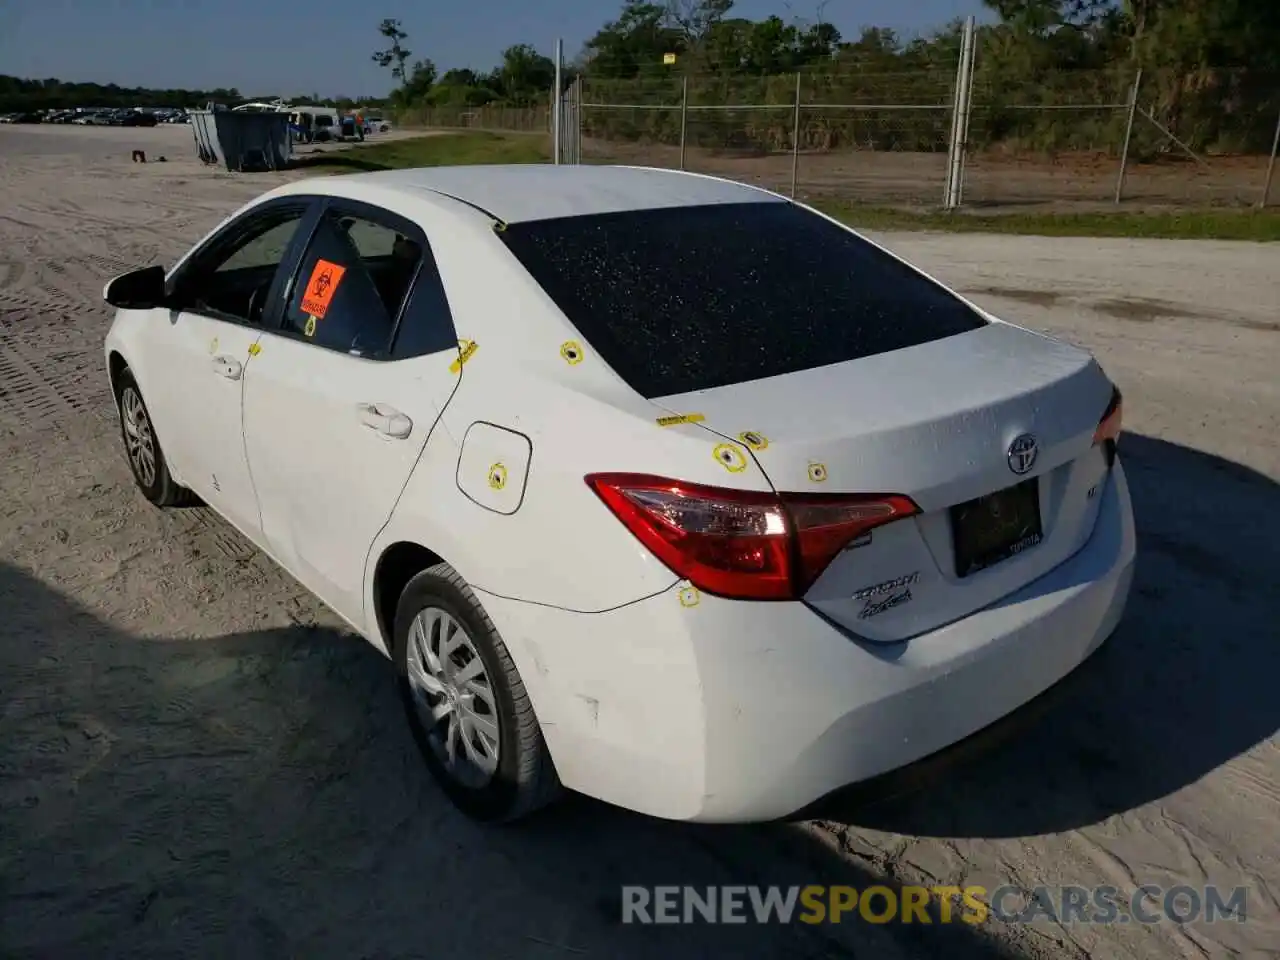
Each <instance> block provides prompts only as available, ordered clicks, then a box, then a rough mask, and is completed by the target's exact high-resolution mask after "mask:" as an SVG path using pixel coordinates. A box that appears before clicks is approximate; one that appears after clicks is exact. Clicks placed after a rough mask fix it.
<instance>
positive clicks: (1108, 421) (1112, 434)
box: [1093, 387, 1124, 459]
mask: <svg viewBox="0 0 1280 960" xmlns="http://www.w3.org/2000/svg"><path fill="white" fill-rule="evenodd" d="M1123 419H1124V398H1123V397H1121V396H1120V388H1119V387H1112V388H1111V402H1110V403H1109V404H1107V409H1106V412H1105V413H1103V414H1102V419H1101V420H1099V421H1098V429H1097V430H1095V431H1094V432H1093V445H1094V446H1095V447H1096V446H1097V445H1098V444H1100V443H1107V442H1108V441H1110V443H1109V444H1108V446H1107V452H1108V454H1109V457H1108V459H1109V458H1110V456H1114V454H1115V448H1116V444H1117V443H1119V441H1120V430H1121V427H1122V425H1123Z"/></svg>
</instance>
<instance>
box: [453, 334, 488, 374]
mask: <svg viewBox="0 0 1280 960" xmlns="http://www.w3.org/2000/svg"><path fill="white" fill-rule="evenodd" d="M458 349H459V351H460V352H459V354H458V359H457V360H455V361H453V363H451V364H449V372H450V373H458V372H459V371H460V370H461V369H462V365H463V364H464V363H466V362H467V361H468V360H470V359H471V357H472V356H473V355H474V354H475V352H476V351H477V350H479V349H480V345H479V344H478V343H476V342H475V341H474V340H459V341H458Z"/></svg>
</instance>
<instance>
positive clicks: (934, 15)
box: [0, 0, 982, 96]
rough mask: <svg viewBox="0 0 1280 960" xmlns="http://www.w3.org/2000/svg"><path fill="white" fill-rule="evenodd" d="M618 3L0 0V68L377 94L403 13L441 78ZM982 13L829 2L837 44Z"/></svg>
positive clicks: (104, 79) (805, 9)
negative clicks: (867, 33)
mask: <svg viewBox="0 0 1280 960" xmlns="http://www.w3.org/2000/svg"><path fill="white" fill-rule="evenodd" d="M818 2H819V0H792V3H791V10H792V11H793V13H788V10H787V7H786V6H785V5H784V3H783V0H738V4H737V6H736V7H735V10H734V12H735V14H737V15H740V16H746V17H751V18H753V19H754V18H760V17H764V16H768V15H769V14H771V13H777V14H779V15H780V16H783V17H784V18H789V17H790V16H792V15H795V16H801V17H810V18H812V17H813V16H814V15H815V13H816V11H817V8H818ZM621 6H622V4H621V0H444V2H437V3H424V2H422V0H417V2H407V0H375V2H373V3H361V2H354V3H353V2H352V0H0V73H7V74H10V75H16V76H20V77H39V78H44V77H58V78H59V79H63V80H91V81H97V82H100V83H118V84H121V85H122V86H151V87H187V88H193V89H194V88H206V89H207V88H211V87H218V86H227V87H229V86H234V87H238V88H239V89H240V91H241V92H242V93H245V94H251V95H252V94H267V93H278V94H281V95H284V96H290V95H295V94H301V93H310V92H317V93H320V94H321V95H324V96H336V95H349V96H366V95H367V96H375V95H376V96H380V95H383V94H385V93H386V92H387V90H388V89H389V88H390V86H391V83H390V78H389V77H388V75H387V71H385V70H381V69H379V68H378V67H377V66H376V65H375V64H374V63H373V62H372V61H371V60H370V54H371V53H372V52H373V51H374V50H376V49H378V48H379V45H380V40H381V38H380V37H379V36H378V34H377V24H378V21H379V20H380V19H382V18H383V17H395V18H399V19H400V20H401V21H403V23H404V28H405V30H406V31H407V32H408V34H409V40H408V42H407V44H406V46H408V47H409V49H410V50H411V51H413V55H414V56H415V57H423V56H426V57H430V58H431V59H432V60H434V61H435V62H436V64H437V65H438V66H439V67H440V68H441V69H442V70H445V69H448V68H450V67H467V66H469V67H474V68H477V69H488V68H490V67H491V66H493V65H494V64H495V63H496V62H497V60H498V55H499V53H500V52H501V51H502V50H503V49H504V48H505V47H508V46H510V45H512V44H515V43H529V44H532V45H533V46H535V47H537V48H538V49H540V50H543V51H544V52H546V53H547V54H548V55H550V54H551V53H552V52H553V51H554V48H555V41H556V38H557V37H562V38H563V39H564V41H565V55H566V57H572V56H573V55H574V54H576V53H577V52H578V50H580V49H581V47H582V43H583V41H584V40H586V39H587V38H588V37H590V36H592V35H593V34H594V33H595V32H596V30H597V29H599V27H600V26H601V25H602V24H603V23H604V22H605V21H607V20H611V19H613V18H614V17H615V16H616V14H617V12H618V10H619V9H621ZM981 12H982V4H981V2H980V0H829V2H828V3H827V4H826V6H825V8H824V15H825V17H826V19H827V20H829V21H831V22H832V23H834V24H836V25H837V26H838V27H839V28H840V29H841V31H842V32H844V33H845V34H846V35H856V33H857V31H858V29H859V28H860V27H863V26H871V25H875V26H889V27H894V28H895V29H898V30H900V31H902V32H904V33H907V34H909V33H912V32H917V31H924V30H928V29H929V28H931V27H934V26H937V25H940V24H942V23H945V22H946V21H948V20H950V19H952V18H954V17H958V16H964V15H967V14H970V13H978V14H980V13H981Z"/></svg>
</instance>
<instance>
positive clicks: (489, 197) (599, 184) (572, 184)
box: [297, 163, 785, 223]
mask: <svg viewBox="0 0 1280 960" xmlns="http://www.w3.org/2000/svg"><path fill="white" fill-rule="evenodd" d="M323 182H324V184H325V185H326V186H325V187H324V188H322V191H323V192H324V193H329V194H337V195H342V196H348V197H351V198H352V199H359V198H360V194H361V192H362V190H361V188H362V187H365V186H368V187H376V188H378V192H379V193H383V192H384V191H386V190H391V191H396V192H402V193H404V194H405V195H407V196H413V197H415V198H418V199H422V198H423V194H430V193H434V194H444V195H445V196H448V197H452V198H453V199H455V200H461V201H462V202H464V203H466V204H469V205H471V206H473V207H477V208H479V209H480V210H482V211H483V212H485V213H488V214H490V215H491V216H493V217H494V218H496V219H498V220H501V221H503V222H504V223H520V222H522V221H527V220H550V219H554V218H557V217H573V216H584V215H588V214H600V213H621V212H625V211H631V210H654V209H661V208H666V207H683V206H702V205H707V204H717V203H771V202H774V203H783V202H785V200H784V199H783V198H782V197H780V196H778V195H776V194H773V193H770V192H768V191H766V190H763V189H760V188H758V187H752V186H748V185H747V184H743V183H735V182H733V181H731V180H722V179H719V178H717V177H708V176H702V175H699V174H692V173H682V172H679V171H674V170H657V169H650V168H647V167H623V166H597V165H579V164H563V165H555V164H547V163H529V164H506V165H490V166H483V165H478V166H454V167H417V168H413V169H407V170H386V171H379V172H377V173H356V174H350V175H347V176H339V177H325V178H323ZM302 184H305V185H306V186H307V187H309V188H311V189H315V188H316V187H317V186H319V183H318V182H317V181H315V180H308V181H301V182H300V183H299V184H297V185H298V186H301V185H302Z"/></svg>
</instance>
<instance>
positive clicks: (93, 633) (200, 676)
mask: <svg viewBox="0 0 1280 960" xmlns="http://www.w3.org/2000/svg"><path fill="white" fill-rule="evenodd" d="M1123 448H1124V450H1125V457H1126V463H1127V464H1128V466H1129V471H1130V477H1131V482H1132V484H1133V487H1134V495H1135V500H1137V501H1138V502H1139V506H1138V515H1139V530H1140V533H1139V535H1140V539H1141V541H1142V546H1141V547H1140V549H1141V551H1142V555H1141V558H1140V562H1141V569H1140V571H1139V579H1138V581H1137V584H1138V585H1137V590H1136V593H1135V596H1134V601H1133V606H1132V607H1131V611H1130V614H1129V617H1128V618H1127V619H1126V621H1125V624H1124V625H1123V626H1122V628H1121V630H1120V631H1119V632H1118V633H1117V635H1116V636H1115V638H1114V639H1113V641H1112V646H1113V649H1112V650H1111V651H1110V652H1109V653H1108V654H1106V656H1107V657H1108V658H1109V659H1108V660H1107V661H1106V662H1107V664H1108V665H1107V668H1106V669H1105V670H1103V671H1100V673H1099V676H1098V678H1097V679H1096V680H1094V681H1093V682H1092V684H1091V685H1090V686H1088V687H1086V688H1085V689H1083V690H1082V691H1081V693H1082V696H1083V698H1084V699H1083V700H1079V699H1077V700H1073V701H1072V706H1071V709H1069V710H1067V712H1065V713H1062V714H1061V715H1059V716H1058V718H1057V720H1056V721H1055V720H1052V719H1046V720H1045V721H1044V725H1043V726H1042V727H1040V728H1037V729H1038V732H1034V733H1032V734H1031V735H1029V736H1028V738H1027V739H1024V740H1020V741H1017V742H1015V743H1013V744H1010V745H1008V746H1006V747H1003V748H1002V749H1000V750H999V751H998V752H997V753H995V754H992V755H990V756H988V757H986V758H984V759H983V760H982V761H980V762H978V763H977V764H976V765H973V766H971V767H967V768H966V769H964V770H961V771H958V772H957V773H956V774H955V775H954V776H953V777H952V778H949V779H947V780H946V781H943V782H942V783H941V784H939V785H938V786H939V789H935V790H932V791H930V792H929V793H928V794H927V795H922V796H916V797H913V798H903V799H902V800H900V801H896V802H895V803H893V804H891V805H888V806H880V807H873V808H865V809H861V808H860V809H856V810H853V811H851V813H850V816H849V817H848V818H846V822H852V823H864V824H873V825H876V826H881V827H883V828H884V829H892V830H896V831H899V832H903V833H911V832H915V833H918V834H929V833H931V832H932V833H948V834H951V835H974V836H984V835H991V836H1008V835H1014V834H1022V833H1035V832H1039V831H1043V830H1062V829H1069V828H1070V827H1072V826H1080V825H1083V824H1086V823H1092V822H1095V821H1097V820H1099V819H1101V818H1102V817H1105V816H1106V815H1107V814H1108V813H1110V812H1114V811H1116V810H1120V809H1125V808H1127V807H1129V806H1132V805H1136V804H1141V803H1145V802H1147V801H1149V800H1152V799H1155V798H1156V797H1158V796H1161V795H1163V794H1164V793H1167V792H1168V791H1170V790H1174V789H1177V788H1178V787H1179V786H1181V785H1183V784H1185V783H1188V782H1191V781H1193V780H1195V779H1197V778H1199V777H1201V776H1203V775H1204V774H1206V773H1208V772H1209V771H1210V770H1212V769H1213V768H1214V767H1215V766H1217V765H1219V764H1221V763H1223V762H1225V761H1227V760H1229V759H1231V757H1233V756H1235V755H1236V754H1238V753H1240V752H1242V751H1243V750H1246V749H1249V748H1250V747H1252V746H1253V745H1254V744H1255V743H1257V742H1259V741H1260V740H1262V739H1265V738H1266V737H1267V736H1269V735H1270V734H1271V733H1273V732H1274V730H1275V729H1276V723H1275V720H1276V717H1277V715H1278V714H1280V702H1277V701H1276V700H1275V698H1274V697H1270V696H1268V695H1267V691H1265V690H1264V688H1263V687H1264V684H1266V683H1268V681H1269V678H1270V676H1272V671H1271V670H1270V669H1268V668H1269V667H1275V666H1276V665H1277V654H1276V653H1275V652H1274V651H1272V650H1270V649H1265V648H1263V644H1262V624H1265V623H1273V622H1274V619H1264V618H1263V616H1262V615H1263V614H1266V613H1268V612H1269V613H1270V614H1272V615H1274V614H1275V613H1276V612H1277V611H1276V609H1275V606H1274V604H1275V600H1274V597H1272V598H1267V597H1266V596H1255V595H1254V594H1251V593H1248V589H1249V587H1250V586H1251V585H1254V584H1256V583H1257V581H1258V576H1259V574H1258V571H1259V570H1261V569H1265V567H1264V566H1263V561H1267V560H1270V561H1272V562H1273V565H1272V567H1271V569H1276V568H1277V565H1275V564H1274V560H1275V559H1276V554H1275V549H1276V548H1275V547H1274V546H1272V545H1271V542H1270V540H1269V539H1268V534H1271V535H1272V536H1271V539H1272V540H1273V539H1274V534H1275V532H1276V531H1275V524H1276V523H1278V522H1280V519H1278V518H1280V511H1278V510H1276V509H1275V508H1276V507H1277V506H1278V505H1280V504H1278V503H1277V488H1276V487H1275V485H1274V484H1272V483H1271V482H1270V481H1269V480H1265V479H1264V478H1260V477H1258V476H1257V475H1256V474H1252V473H1249V472H1248V471H1243V470H1242V468H1239V467H1234V466H1232V465H1229V464H1225V463H1224V462H1223V461H1219V460H1217V459H1216V458H1211V457H1207V456H1205V455H1203V454H1198V453H1194V452H1192V451H1189V450H1185V449H1182V448H1179V447H1175V446H1172V445H1170V444H1165V443H1162V442H1160V441H1154V440H1148V439H1145V438H1142V437H1134V436H1130V437H1126V438H1125V440H1124V447H1123ZM1207 490H1218V491H1220V493H1221V495H1220V496H1217V497H1214V499H1213V500H1212V501H1209V500H1207V499H1206V500H1204V501H1203V503H1202V505H1197V503H1198V501H1197V500H1196V496H1203V495H1204V493H1205V491H1207ZM1268 507H1269V508H1270V512H1268V509H1267V508H1268ZM1171 512H1172V513H1173V514H1174V516H1173V518H1170V517H1169V516H1167V514H1169V513H1171ZM1211 521H1212V522H1211ZM1266 524H1271V529H1270V530H1268V529H1267V527H1266V526H1265V525H1266ZM1245 527H1247V528H1248V529H1244V530H1243V532H1241V530H1242V529H1243V528H1245ZM1237 537H1244V538H1245V542H1244V544H1243V546H1244V547H1245V548H1247V549H1240V541H1239V540H1238V539H1236V538H1237ZM1237 555H1238V556H1240V557H1248V558H1250V562H1249V563H1248V564H1246V563H1244V562H1243V561H1241V560H1239V559H1236V557H1237ZM1255 561H1256V562H1255ZM1228 600H1229V601H1230V602H1229V603H1228V602H1227V601H1228ZM1198 604H1204V605H1205V606H1206V607H1207V609H1206V610H1205V611H1204V612H1197V611H1198ZM1224 606H1225V607H1227V610H1226V611H1225V613H1224V612H1223V610H1221V609H1220V608H1222V607H1224ZM0 610H3V611H4V613H5V616H4V617H3V618H0V686H2V687H3V689H2V690H0V695H2V699H0V702H2V703H3V711H2V712H0V835H3V836H4V837H6V838H8V839H6V841H5V844H4V851H3V854H2V855H0V871H2V872H3V876H0V887H3V889H4V890H5V896H4V897H3V898H0V952H2V953H4V954H5V955H6V956H8V955H13V956H42V957H43V956H58V957H80V956H86V957H88V956H92V957H105V956H115V955H119V956H125V955H127V956H130V957H137V956H151V955H166V956H171V955H183V956H228V955H234V956H236V957H237V958H241V960H245V958H250V957H255V956H263V957H268V956H269V957H272V958H277V957H280V956H286V955H288V956H292V955H297V956H306V957H309V958H320V957H388V958H390V957H395V958H407V957H432V958H447V957H452V956H459V957H462V956H467V957H473V956H476V955H480V956H514V957H534V958H537V957H543V956H545V957H560V956H573V955H596V956H608V957H611V958H619V960H629V958H640V957H653V958H655V960H657V958H661V960H674V958H679V957H693V956H722V955H730V954H732V955H734V956H738V957H784V956H785V957H788V958H791V957H798V958H803V957H814V958H818V957H827V958H829V957H848V956H855V955H856V956H873V957H876V958H892V957H932V956H938V957H944V956H945V957H956V956H960V957H970V956H972V957H979V956H982V957H987V956H1007V957H1013V956H1024V955H1029V954H1036V955H1038V954H1039V953H1041V952H1042V950H1043V947H1041V948H1039V949H1037V948H1036V946H1035V944H1034V943H1033V942H1032V941H1031V940H1030V939H1029V938H1028V935H1027V934H1026V933H1025V932H1024V931H1020V930H1018V929H1016V928H1010V929H1006V930H1005V931H1004V932H1003V935H1002V938H1001V941H1000V942H999V943H997V942H996V941H995V940H993V939H991V938H990V937H988V936H987V932H986V931H985V930H984V929H974V928H971V927H968V926H966V925H964V924H950V925H945V926H944V925H939V924H936V923H935V924H932V925H927V926H926V925H921V924H910V925H901V924H889V925H885V926H873V925H869V924H866V923H864V922H862V921H860V920H852V921H846V922H845V923H842V924H840V925H838V926H837V925H824V926H817V927H810V926H806V925H804V924H794V925H791V926H787V927H781V926H768V927H761V926H757V925H755V924H748V925H745V926H724V925H715V926H713V925H693V926H687V925H680V926H659V927H655V926H634V925H633V926H626V925H623V924H622V923H621V907H620V888H621V887H622V886H623V885H629V884H637V885H656V884H673V885H687V886H693V887H705V886H707V885H711V884H760V885H773V884H776V885H784V886H785V885H790V884H813V883H825V884H850V885H853V886H855V887H858V888H859V889H865V888H867V887H868V886H871V885H885V886H887V887H889V888H890V889H895V890H897V889H900V884H899V882H898V881H897V880H896V879H895V878H894V877H892V876H885V875H881V874H878V873H876V872H874V871H872V870H870V869H867V867H866V866H865V865H864V864H862V863H857V862H851V861H849V860H846V859H844V858H842V857H840V856H838V855H837V854H836V853H835V852H834V849H833V847H832V846H830V845H828V844H827V843H826V842H822V841H820V840H819V839H817V837H816V835H815V833H814V832H813V831H811V830H806V829H805V828H802V827H797V826H794V825H780V824H774V825H766V826H760V827H705V826H694V825H682V824H671V823H665V822H661V821H656V820H651V819H648V818H645V817H641V816H637V815H633V814H629V813H626V812H624V811H621V810H617V809H614V808H610V807H606V806H604V805H602V804H599V803H595V802H593V801H589V800H586V799H585V798H571V799H570V800H568V801H566V802H565V803H563V804H561V805H559V806H558V807H556V808H553V809H552V810H549V811H547V812H545V813H544V814H542V815H540V816H537V817H535V818H533V819H531V820H530V821H527V822H526V823H524V824H521V825H519V826H515V827H502V828H494V827H482V826H478V825H476V824H473V823H471V822H470V821H468V820H466V819H465V818H464V817H462V816H461V815H460V814H458V813H457V812H455V811H454V810H453V808H452V807H451V806H449V805H448V803H447V802H446V801H445V800H444V799H443V795H442V794H441V793H440V792H439V791H438V790H437V789H436V787H435V786H434V784H432V783H431V781H430V780H429V778H428V777H427V775H426V773H425V771H424V768H423V766H422V764H421V761H420V758H419V757H418V755H417V754H416V752H415V748H414V746H413V743H412V739H411V737H410V736H409V734H408V731H407V729H406V725H405V724H404V722H403V716H402V713H401V707H400V704H399V701H398V698H397V695H396V690H395V683H394V678H393V675H392V672H391V670H390V669H389V668H388V666H387V664H386V662H385V660H384V659H383V658H382V657H381V656H380V655H378V654H377V653H376V652H374V651H373V650H372V649H370V648H369V647H368V646H367V645H366V644H364V642H363V641H361V640H359V639H357V638H354V637H352V636H349V635H344V634H341V633H338V632H336V631H331V630H326V629H316V628H304V627H294V628H284V629H272V630H263V631H260V632H253V633H244V634H238V635H234V636H225V637H221V638H217V639H212V640H206V639H180V638H165V637H152V638H143V637H139V636H135V635H133V634H130V633H128V632H125V631H123V630H120V629H118V628H116V627H114V626H112V625H111V624H109V623H106V622H103V621H102V620H101V619H99V618H98V617H96V616H95V615H94V614H92V613H91V612H89V611H87V610H85V609H83V608H81V607H79V606H78V605H77V604H75V603H74V602H72V601H70V600H68V599H67V598H65V597H64V596H62V595H61V594H60V593H58V592H57V591H55V590H53V589H50V588H49V587H48V586H46V585H45V584H43V583H41V582H40V581H39V580H38V579H36V578H35V577H33V576H32V575H31V574H29V573H27V572H24V571H22V570H19V569H17V568H15V567H13V566H11V565H7V564H3V563H0ZM1215 611H1216V612H1215ZM1228 650H1234V658H1239V657H1241V656H1243V657H1245V658H1247V659H1248V669H1243V670H1242V669H1235V670H1233V669H1232V668H1231V666H1230V665H1229V663H1228V661H1229V660H1231V659H1234V658H1229V657H1226V656H1222V654H1224V653H1226V652H1227V651H1228ZM1218 658H1221V660H1222V661H1223V662H1221V663H1220V662H1218ZM1210 716H1212V718H1213V722H1212V723H1206V719H1207V718H1209V717H1210ZM877 817H878V818H879V820H876V818H877Z"/></svg>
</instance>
